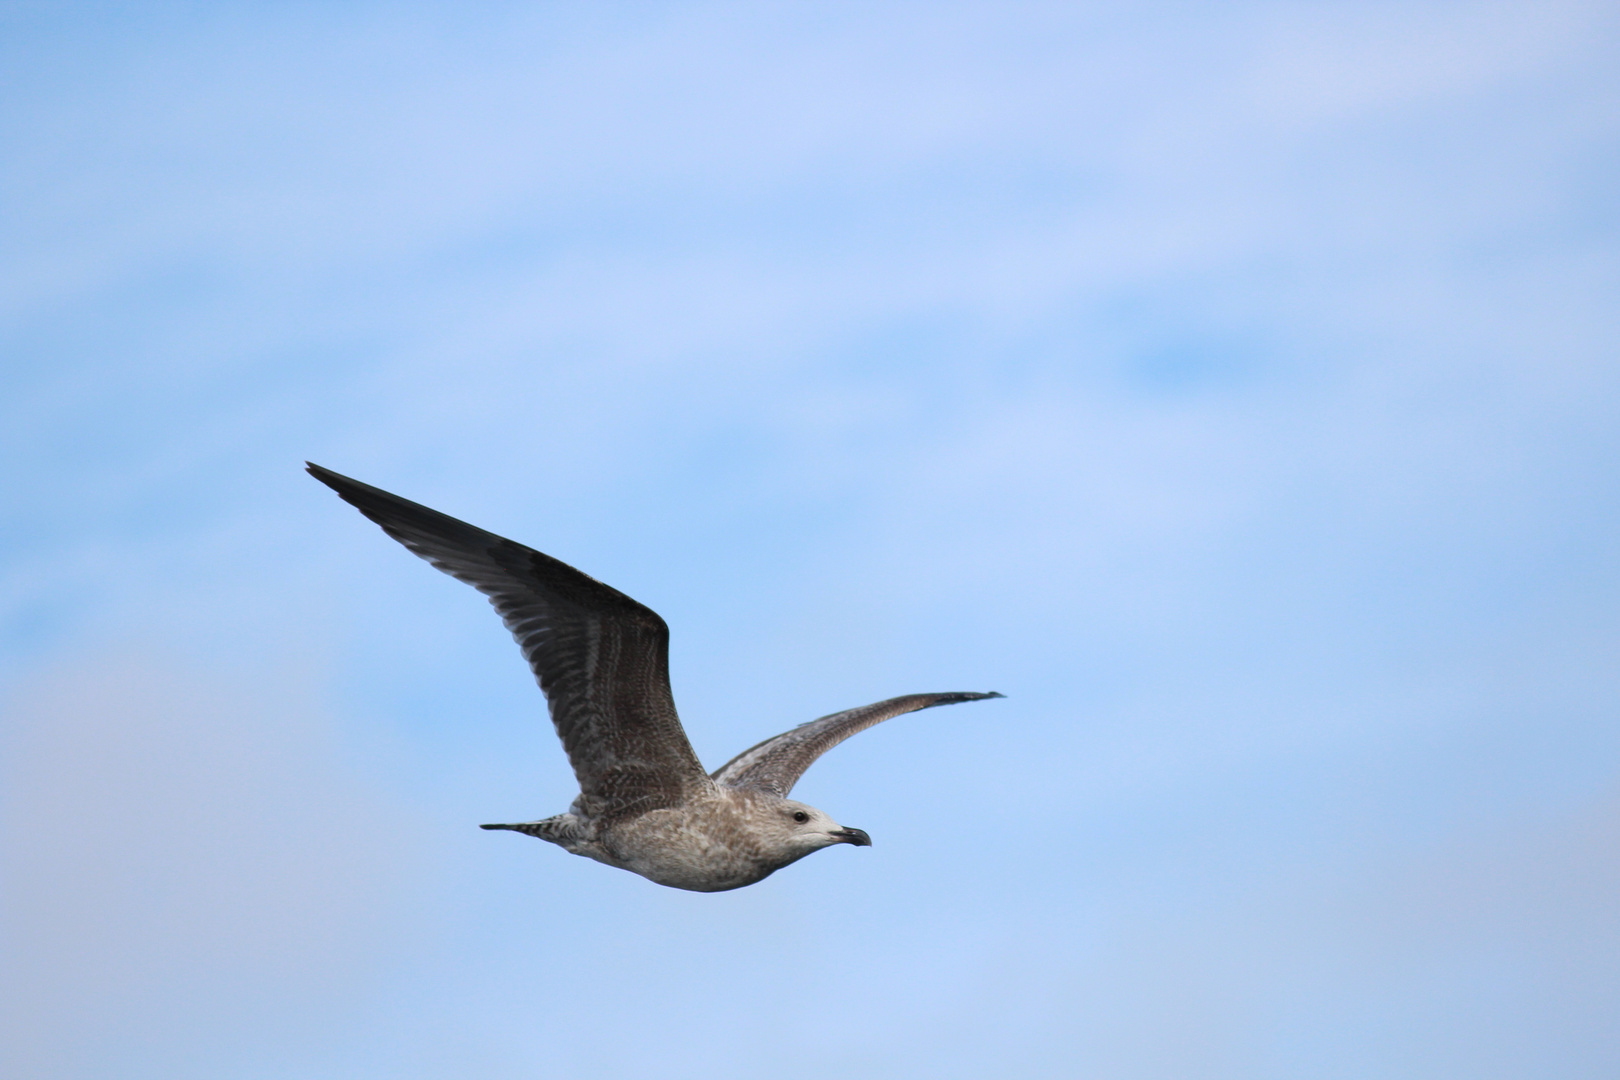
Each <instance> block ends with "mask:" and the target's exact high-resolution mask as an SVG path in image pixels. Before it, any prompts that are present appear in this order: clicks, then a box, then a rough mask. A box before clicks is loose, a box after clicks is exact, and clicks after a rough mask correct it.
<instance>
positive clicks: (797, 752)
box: [713, 691, 1004, 799]
mask: <svg viewBox="0 0 1620 1080" xmlns="http://www.w3.org/2000/svg"><path fill="white" fill-rule="evenodd" d="M1002 696H1004V695H1002V694H997V693H994V692H991V693H988V694H975V693H970V692H965V691H964V692H959V693H954V694H907V695H906V696H905V697H897V698H890V699H889V700H887V701H879V702H877V703H876V704H872V705H862V706H861V707H860V708H858V709H846V710H844V711H843V712H839V713H833V714H832V715H831V716H823V717H822V718H821V719H820V720H812V721H810V722H809V723H808V724H800V725H799V726H798V727H796V728H794V729H793V730H791V731H784V732H782V734H780V735H777V736H775V737H774V738H770V739H766V740H765V741H764V742H762V743H760V744H759V745H757V746H751V747H749V748H748V749H747V750H744V751H743V752H742V753H740V754H738V755H737V756H736V757H734V758H732V759H731V760H730V761H728V762H726V763H725V764H724V765H722V766H720V768H718V769H716V770H715V772H714V777H713V778H714V780H715V782H716V783H719V784H723V785H725V786H726V787H734V788H755V789H757V790H759V791H768V792H770V793H771V794H773V795H780V796H781V797H782V798H784V799H785V798H787V794H788V792H790V791H792V790H793V785H794V784H796V783H798V782H799V777H801V776H803V775H804V770H806V769H808V768H809V767H810V766H811V765H813V764H815V760H816V759H817V758H818V757H820V756H821V755H822V754H825V753H826V752H827V751H828V750H831V749H832V748H833V747H835V746H837V745H838V744H839V743H841V742H843V741H844V740H845V739H847V738H849V737H850V736H851V735H853V734H855V733H856V732H857V731H865V730H866V729H867V728H869V727H871V726H872V725H873V724H881V723H882V722H883V721H885V720H888V719H890V718H891V717H895V716H899V715H901V714H902V713H908V712H916V711H917V710H918V709H931V708H933V707H934V706H935V705H955V704H957V703H958V702H962V701H983V700H984V699H985V698H998V697H1002Z"/></svg>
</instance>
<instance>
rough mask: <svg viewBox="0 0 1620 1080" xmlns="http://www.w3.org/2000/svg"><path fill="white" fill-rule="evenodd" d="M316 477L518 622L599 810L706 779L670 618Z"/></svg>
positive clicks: (374, 495)
mask: <svg viewBox="0 0 1620 1080" xmlns="http://www.w3.org/2000/svg"><path fill="white" fill-rule="evenodd" d="M309 472H310V475H312V476H314V477H315V479H317V480H319V481H320V482H321V483H323V484H325V485H326V486H327V487H329V488H331V489H332V490H333V491H336V492H337V493H338V494H339V495H341V496H342V497H343V500H344V501H345V502H347V503H349V504H350V505H352V506H354V507H355V508H356V509H358V510H359V511H360V512H361V513H362V514H364V515H366V517H368V518H370V519H371V520H372V521H374V522H376V523H377V524H378V525H381V526H382V528H383V531H384V532H386V533H387V534H388V535H389V536H392V537H393V538H394V539H395V540H398V541H399V542H400V543H401V544H404V545H405V546H406V547H407V548H409V549H410V550H411V551H413V552H415V553H416V554H417V555H420V556H421V557H422V558H424V559H426V560H427V561H428V562H430V563H432V564H433V565H434V566H436V567H437V568H439V569H440V570H443V571H444V572H445V573H447V574H449V575H450V576H451V577H454V578H457V579H458V580H461V581H464V582H466V583H467V584H468V585H471V586H472V587H473V588H475V589H477V590H478V591H479V592H481V593H483V594H484V595H485V596H487V597H489V602H490V603H491V604H493V605H494V607H495V610H496V611H497V612H499V613H500V616H501V621H503V622H504V623H506V628H507V629H508V630H510V631H512V636H513V637H514V638H515V639H517V643H518V646H519V648H521V649H522V650H523V656H524V658H525V659H527V660H528V661H529V667H530V668H532V669H533V670H534V675H535V678H536V679H537V680H538V681H539V683H540V689H541V690H543V691H545V694H546V700H547V702H548V703H549V704H550V706H551V721H552V723H553V724H554V725H556V728H557V735H558V736H559V737H560V738H561V739H562V744H563V749H564V750H566V751H567V752H568V760H569V762H570V763H571V764H572V765H573V767H574V775H575V776H577V777H578V778H579V787H580V790H581V791H582V792H583V793H584V795H585V797H586V809H587V812H588V813H589V814H591V815H592V816H600V815H605V816H609V817H618V816H634V815H636V814H640V813H644V812H646V811H648V810H656V809H660V808H662V807H667V806H675V805H678V804H680V803H681V802H683V801H685V799H686V798H687V796H688V795H690V794H692V793H693V792H695V791H697V790H700V789H702V788H706V787H708V786H709V785H710V780H709V779H708V777H706V776H704V774H703V766H702V765H701V764H699V762H698V759H697V755H696V754H694V753H693V752H692V746H691V744H690V743H689V742H687V740H686V732H684V731H683V730H681V722H680V719H679V718H678V717H677V716H676V714H675V701H674V698H673V696H672V695H671V694H670V689H669V627H667V626H666V625H664V620H663V619H661V618H659V617H658V614H657V613H656V612H654V611H652V610H651V609H649V608H646V607H643V606H642V605H640V604H638V603H636V602H635V601H634V600H632V599H630V598H629V597H628V596H626V595H624V594H623V593H621V592H619V591H618V590H617V589H614V588H610V587H609V586H607V585H604V584H602V583H601V582H600V581H597V580H596V579H595V578H592V577H587V576H586V575H585V574H582V573H580V572H579V571H578V570H575V569H574V568H573V567H571V566H569V565H567V564H566V563H563V562H559V561H558V560H556V559H553V558H552V557H551V556H549V555H543V554H541V553H540V552H538V551H535V550H534V549H533V548H528V547H524V546H523V545H522V544H518V543H514V542H513V541H511V540H507V539H505V538H503V537H499V536H496V535H495V534H494V533H489V532H485V531H484V530H483V529H478V528H474V527H473V526H471V525H468V524H467V523H466V522H463V521H457V520H456V519H455V518H453V517H449V516H447V515H445V514H441V513H439V512H438V511H437V510H429V509H428V508H427V507H425V506H421V505H419V504H417V503H413V502H410V501H409V500H406V499H402V498H400V497H399V496H398V495H390V494H389V493H388V492H386V491H383V490H381V489H379V488H374V487H372V486H371V485H369V484H362V483H360V482H359V481H358V480H351V479H349V478H348V477H347V476H340V475H338V474H337V473H335V472H332V471H331V470H330V469H323V468H321V467H320V466H319V465H314V464H311V465H310V466H309Z"/></svg>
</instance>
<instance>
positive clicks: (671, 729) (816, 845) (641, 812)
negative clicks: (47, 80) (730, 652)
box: [309, 464, 1001, 892]
mask: <svg viewBox="0 0 1620 1080" xmlns="http://www.w3.org/2000/svg"><path fill="white" fill-rule="evenodd" d="M309 472H310V474H311V475H312V476H314V477H315V478H316V479H317V480H319V481H321V482H322V483H323V484H326V485H327V486H328V487H330V488H332V490H334V491H336V492H337V493H338V494H339V495H340V496H341V497H342V498H343V499H344V501H346V502H348V503H349V504H351V505H352V506H354V507H355V508H356V509H358V510H359V511H360V512H361V513H362V514H364V515H365V516H366V517H368V518H370V519H371V520H372V521H374V522H376V523H377V524H378V525H380V526H382V528H383V531H384V532H386V533H388V535H389V536H392V537H393V538H394V539H395V540H398V541H399V542H400V543H401V544H403V545H405V547H407V548H409V549H410V550H411V551H413V552H415V553H416V554H417V555H419V556H421V557H422V558H424V559H426V560H427V561H428V562H430V563H432V564H433V565H434V566H436V567H437V568H438V569H440V570H442V571H444V572H445V573H447V574H449V575H451V576H452V577H455V578H457V579H458V580H461V581H464V582H466V583H467V584H469V585H471V586H472V587H473V588H475V589H477V590H478V591H479V592H481V593H483V594H484V595H485V596H487V597H489V601H490V603H491V604H492V605H494V607H495V610H496V611H497V612H498V613H499V614H500V616H501V620H502V621H503V622H504V623H505V624H506V627H507V629H508V630H510V631H511V632H512V636H513V637H514V638H515V639H516V640H517V643H518V647H519V648H520V649H522V651H523V655H524V658H525V659H527V660H528V662H529V667H530V668H531V669H532V670H533V671H534V675H535V678H536V679H537V680H538V681H539V683H540V689H541V690H543V691H544V692H545V695H546V700H547V702H548V703H549V705H550V708H551V720H552V723H553V725H555V727H556V729H557V735H558V737H559V738H561V740H562V744H563V749H564V750H565V751H566V752H567V754H568V760H569V763H570V764H571V765H572V766H573V768H574V775H575V776H576V777H578V779H579V787H580V794H579V797H578V798H576V799H575V800H574V805H573V806H572V807H570V809H569V812H568V813H566V814H559V815H557V816H556V817H551V818H546V819H544V820H542V821H531V822H522V823H517V824H508V825H485V826H484V828H486V829H510V830H512V831H515V832H522V833H527V834H528V835H530V836H536V837H539V838H541V839H543V840H549V841H551V842H552V843H554V844H557V845H559V846H561V847H563V848H565V849H566V850H568V851H571V852H573V853H574V854H576V855H584V856H587V857H589V858H593V859H596V860H597V861H599V862H604V863H607V864H608V865H610V866H618V867H622V868H624V869H626V870H631V871H634V872H635V873H638V874H641V875H642V876H643V877H646V878H649V879H651V880H653V881H656V882H658V883H659V884H662V885H670V886H673V887H675V888H680V889H693V890H697V891H700V892H713V891H718V890H722V889H735V888H739V887H741V886H743V885H750V884H753V883H754V882H756V881H758V880H760V879H761V878H763V877H765V876H766V875H768V874H770V873H771V872H772V871H775V870H778V869H780V868H781V867H783V866H786V865H787V864H788V863H791V862H794V861H796V860H798V859H800V858H803V857H804V856H805V855H808V854H809V853H810V852H812V851H816V850H818V849H820V848H823V847H828V846H830V845H832V844H841V843H843V844H855V845H857V846H865V845H868V844H870V843H871V841H870V839H868V837H867V835H866V834H865V833H864V832H862V831H861V830H859V829H845V828H842V827H840V826H839V825H838V824H837V823H836V822H834V821H833V820H832V819H831V818H829V817H827V815H826V814H824V813H822V812H821V811H819V810H817V809H815V808H814V807H811V806H806V805H805V804H803V803H796V802H793V801H792V800H789V799H788V798H787V795H788V793H789V792H790V791H791V790H792V789H793V785H794V783H795V782H797V780H798V778H799V777H800V776H801V775H803V773H804V771H805V770H806V769H807V768H809V767H810V765H811V763H813V762H814V761H815V760H816V758H818V757H820V756H821V755H822V754H823V753H825V752H826V751H828V750H830V749H831V748H832V747H834V746H836V745H837V744H838V743H840V742H843V741H844V740H845V739H847V738H849V737H850V736H851V735H853V734H855V733H856V732H858V731H863V730H865V729H866V728H869V727H871V726H872V725H873V724H877V723H880V722H881V721H883V720H887V719H889V718H891V717H895V716H899V715H900V714H902V713H907V712H913V711H915V710H917V709H926V708H929V707H931V706H934V705H952V704H956V703H957V702H961V701H976V700H980V699H983V698H992V697H1000V696H1001V695H1000V694H995V693H989V694H979V693H943V694H911V695H908V696H906V697H898V698H891V699H889V700H887V701H880V702H877V703H876V704H874V705H865V706H862V707H861V708H858V709H849V710H847V711H845V712H841V713H834V714H833V715H831V716H824V717H822V718H821V719H819V720H812V721H810V722H809V723H807V724H801V725H800V726H799V727H796V728H793V729H792V730H790V731H786V732H783V733H782V734H780V735H777V736H775V737H774V738H770V739H767V740H765V741H764V742H762V743H760V744H758V745H757V746H754V747H752V748H750V749H748V750H745V751H743V752H742V753H741V754H739V755H737V756H736V757H735V758H733V759H732V760H731V761H729V762H727V763H726V764H725V765H724V766H722V767H721V768H720V769H719V770H717V771H716V772H715V773H714V775H713V776H712V777H711V776H708V775H705V774H704V771H703V766H702V765H701V764H699V762H698V759H697V755H696V754H695V753H693V752H692V746H691V744H690V743H689V742H688V741H687V739H686V732H685V731H684V730H682V728H681V723H680V719H679V718H678V717H677V715H676V713H675V701H674V698H673V697H672V695H671V693H670V688H669V628H668V627H667V626H666V625H665V624H664V620H663V619H661V618H659V617H658V615H657V613H656V612H654V611H652V610H651V609H649V608H646V607H644V606H642V605H641V604H638V603H637V602H636V601H634V600H632V599H631V598H630V597H628V596H626V595H624V594H623V593H621V592H619V591H618V590H617V589H614V588H612V587H610V586H607V585H604V584H602V583H601V582H600V581H597V580H596V579H595V578H592V577H589V576H587V575H585V574H582V573H580V572H579V571H578V570H575V569H574V568H573V567H571V566H569V565H567V564H566V563H563V562H559V561H558V560H556V559H553V558H552V557H551V556H549V555H545V554H542V553H541V552H538V551H535V550H534V549H533V548H528V547H525V546H523V545H522V544H519V543H515V542H513V541H511V540H507V539H505V538H504V537H500V536H496V535H495V534H494V533H490V532H485V531H484V530H483V529H479V528H475V527H474V526H471V525H468V524H467V523H466V522H463V521H458V520H456V519H455V518H453V517H449V516H447V515H445V514H441V513H439V512H438V511H437V510H430V509H428V508H427V507H425V506H421V505H419V504H417V503H413V502H410V501H409V500H407V499H402V498H400V497H399V496H398V495H391V494H389V493H388V492H386V491H383V490H381V489H380V488H374V487H372V486H371V485H369V484H362V483H360V482H359V481H358V480H351V479H350V478H348V477H346V476H340V475H339V474H337V473H335V472H332V471H331V470H329V469H323V468H322V467H320V466H319V465H314V464H310V465H309Z"/></svg>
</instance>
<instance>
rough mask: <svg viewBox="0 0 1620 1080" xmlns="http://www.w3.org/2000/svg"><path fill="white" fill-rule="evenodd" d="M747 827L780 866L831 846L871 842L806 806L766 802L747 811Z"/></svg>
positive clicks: (863, 844)
mask: <svg viewBox="0 0 1620 1080" xmlns="http://www.w3.org/2000/svg"><path fill="white" fill-rule="evenodd" d="M751 809H752V811H753V812H752V813H751V814H750V815H749V817H750V818H752V822H751V824H752V825H753V827H754V828H755V829H757V830H758V831H759V833H760V834H761V835H762V837H763V838H765V839H766V842H767V844H768V845H769V846H770V847H771V848H772V849H773V850H774V852H775V853H777V854H778V855H780V856H785V861H784V863H783V864H782V865H786V863H788V862H793V861H795V860H798V859H802V858H804V857H805V856H806V855H808V854H810V853H811V852H812V851H820V850H821V849H822V848H825V847H832V846H833V845H834V844H853V845H855V846H856V847H871V846H872V838H871V837H870V836H867V835H866V833H864V832H863V831H861V830H860V829H848V828H845V827H844V826H842V825H840V824H838V822H836V821H834V820H833V819H832V818H830V817H828V816H827V815H826V814H825V813H824V812H822V811H820V810H817V809H816V808H815V807H813V806H811V805H809V804H808V803H802V802H794V801H793V800H792V799H777V798H767V799H762V800H759V801H758V802H756V803H755V804H754V806H753V807H752V808H751Z"/></svg>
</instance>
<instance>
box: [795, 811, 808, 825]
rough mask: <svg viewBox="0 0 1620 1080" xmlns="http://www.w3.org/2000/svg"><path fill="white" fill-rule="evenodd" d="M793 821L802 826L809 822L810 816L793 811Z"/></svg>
mask: <svg viewBox="0 0 1620 1080" xmlns="http://www.w3.org/2000/svg"><path fill="white" fill-rule="evenodd" d="M793 820H794V821H797V822H799V823H800V824H801V825H802V824H804V823H805V822H806V821H809V820H810V815H809V814H807V813H805V812H804V811H803V810H795V811H793Z"/></svg>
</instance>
